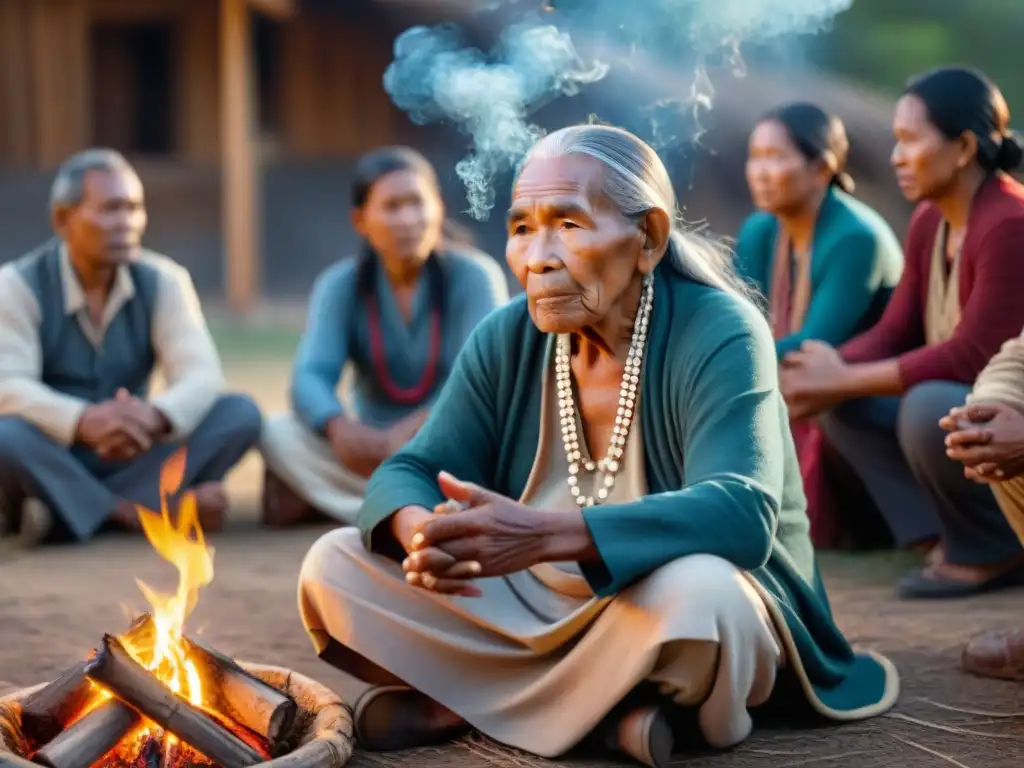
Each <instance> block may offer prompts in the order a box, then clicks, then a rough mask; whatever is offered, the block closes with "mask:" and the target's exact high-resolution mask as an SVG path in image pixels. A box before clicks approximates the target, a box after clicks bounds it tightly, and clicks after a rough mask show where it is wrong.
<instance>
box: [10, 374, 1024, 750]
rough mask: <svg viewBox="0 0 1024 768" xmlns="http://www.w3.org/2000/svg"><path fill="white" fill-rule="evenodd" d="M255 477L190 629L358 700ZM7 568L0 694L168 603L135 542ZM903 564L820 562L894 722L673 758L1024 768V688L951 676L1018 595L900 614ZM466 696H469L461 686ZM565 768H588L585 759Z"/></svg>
mask: <svg viewBox="0 0 1024 768" xmlns="http://www.w3.org/2000/svg"><path fill="white" fill-rule="evenodd" d="M231 376H232V379H233V380H234V381H235V382H236V383H237V384H238V385H242V384H248V385H249V386H248V387H247V388H248V389H249V390H250V391H253V389H254V388H255V394H256V395H257V397H258V399H259V400H260V401H261V403H262V404H263V405H264V407H265V408H266V409H267V410H268V411H270V412H273V411H274V410H276V409H278V408H280V407H282V406H283V402H282V399H281V393H283V392H284V371H283V370H282V369H280V368H277V367H267V366H256V365H254V364H246V365H240V366H234V367H233V368H232V369H231ZM259 471H260V468H259V463H258V460H256V459H248V460H247V461H246V462H245V464H244V465H243V466H242V467H241V468H240V469H239V470H238V471H237V472H236V473H235V475H234V476H233V477H232V478H231V482H230V489H231V492H232V497H233V499H234V501H235V502H236V504H237V514H236V518H235V520H234V523H233V526H232V527H231V528H230V529H229V530H228V531H227V532H226V533H224V534H222V535H221V536H219V537H217V538H216V539H215V541H214V544H215V546H216V550H217V551H216V560H215V565H216V578H215V579H214V582H213V583H212V584H211V585H210V586H209V587H208V588H207V589H205V590H204V591H203V593H202V594H201V596H200V600H199V605H198V608H197V610H196V613H195V614H194V616H193V618H192V620H191V621H190V627H191V629H192V631H198V632H200V633H201V634H202V636H204V637H205V638H206V639H207V640H208V641H209V642H211V643H213V644H214V645H215V646H216V647H218V648H219V649H220V650H222V651H225V652H227V653H230V654H233V655H235V656H237V657H239V658H242V659H248V660H252V661H263V662H268V663H274V664H282V665H285V666H289V667H292V668H294V669H296V670H298V671H300V672H303V673H306V674H309V675H312V676H314V677H316V678H318V679H319V680H321V681H322V682H324V683H325V684H327V685H331V686H336V687H337V688H338V689H339V690H341V691H342V692H343V693H345V694H346V695H350V696H351V695H354V694H355V692H356V690H355V689H354V687H353V686H352V683H351V681H349V680H346V679H344V678H343V676H342V675H340V673H337V672H335V671H334V670H332V669H331V668H329V667H328V666H327V665H326V664H323V663H322V662H320V661H318V660H317V659H316V658H315V657H314V656H313V653H312V649H311V646H310V645H309V643H308V641H307V640H306V638H305V636H304V633H303V631H302V627H301V625H300V623H299V617H298V611H297V608H296V601H295V588H296V578H297V575H298V572H299V567H300V565H301V562H302V558H303V555H304V553H305V551H306V550H307V548H308V547H309V545H310V544H311V543H312V542H313V541H314V540H315V539H316V537H317V536H318V535H319V534H320V533H322V532H323V531H324V530H325V529H323V528H320V529H305V530H296V531H290V532H287V533H270V532H266V531H262V530H260V529H259V528H258V527H257V526H256V524H255V519H254V513H253V510H254V502H255V498H256V493H257V490H258V480H259ZM5 558H6V559H4V560H3V561H0V575H2V578H0V692H2V691H3V689H5V688H13V687H20V686H23V685H30V684H33V683H37V682H40V681H43V680H48V679H52V678H53V677H54V676H56V675H57V674H58V673H59V672H60V671H62V670H63V669H64V668H66V667H68V666H69V665H70V664H72V663H73V662H75V661H76V660H77V659H79V658H81V657H82V656H83V655H84V654H85V653H87V652H88V651H89V649H91V648H92V647H94V646H95V644H96V642H97V640H98V639H99V637H100V635H101V634H102V633H103V632H105V631H119V630H120V629H122V627H123V626H124V624H125V606H127V607H130V608H142V607H144V606H143V601H142V597H141V594H140V593H139V590H138V588H137V587H136V585H135V582H134V579H135V577H140V578H142V579H144V580H146V581H148V582H149V583H151V584H153V585H154V586H156V587H163V588H167V589H172V588H173V585H174V581H173V579H174V573H173V571H172V569H170V567H169V566H167V565H166V564H165V563H163V562H162V561H161V560H160V559H159V558H158V557H157V555H156V554H155V553H154V552H153V551H152V550H151V549H150V548H149V547H148V545H147V544H146V543H145V542H144V541H140V540H137V539H133V538H127V537H112V538H106V539H102V540H99V541H96V542H94V543H92V544H89V545H88V546H84V547H80V548H74V549H68V548H61V549H52V550H48V551H39V552H34V553H31V554H27V555H22V556H12V555H11V554H10V553H7V554H6V555H5ZM907 565H908V562H907V560H906V559H905V558H902V557H899V556H895V555H885V556H876V555H872V556H860V557H856V558H853V557H848V556H825V557H824V558H823V567H824V570H825V574H826V581H827V583H828V586H829V589H830V592H831V596H832V601H833V607H834V609H835V613H836V616H837V620H838V622H839V624H840V626H841V628H842V629H843V630H844V631H845V632H846V633H847V635H848V636H849V637H850V638H851V639H852V640H853V641H855V642H856V643H859V644H862V645H864V646H867V647H870V648H874V649H876V650H878V651H881V652H883V653H885V654H887V655H888V656H889V657H890V658H891V659H892V660H893V661H894V662H895V663H896V665H897V666H898V667H899V669H900V671H901V673H902V678H903V689H902V696H901V701H900V704H899V706H898V707H897V709H896V710H895V711H894V712H892V713H891V714H889V715H887V716H885V717H881V718H877V719H875V720H872V721H869V722H866V723H858V724H852V725H848V726H843V727H829V728H817V729H811V730H785V729H778V728H773V727H767V728H763V729H761V730H759V731H757V732H756V733H755V735H754V736H753V737H752V738H751V739H750V740H748V741H747V742H746V743H745V744H743V745H742V746H740V747H739V748H737V749H735V750H732V751H731V752H729V753H726V754H720V755H709V754H707V753H705V752H701V751H699V750H698V751H690V752H688V753H685V754H681V755H680V756H679V757H678V758H677V760H678V762H679V763H680V764H686V765H688V766H693V768H718V766H722V767H723V768H724V767H725V766H732V767H733V768H754V767H755V766H764V768H769V766H773V767H775V768H796V767H797V766H811V767H815V766H819V765H820V766H843V767H844V768H845V767H848V768H875V767H878V768H881V767H882V766H907V767H908V768H932V767H934V768H938V767H939V766H954V767H959V768H965V767H966V768H1011V766H1014V767H1018V768H1019V766H1022V765H1024V685H1016V684H1013V683H1000V682H992V681H985V680H980V679H975V678H971V677H968V676H965V675H963V674H961V673H960V672H959V671H958V669H957V662H958V656H959V652H960V648H961V645H962V644H963V643H964V641H966V640H967V639H968V638H969V637H970V636H971V635H972V634H974V633H976V632H978V631H981V630H984V629H989V628H1000V627H1010V626H1013V625H1014V623H1024V611H1022V610H1021V608H1022V606H1024V600H1022V593H1020V592H1016V593H1005V594H1002V595H996V596H992V597H986V598H982V599H974V600H970V601H964V602H957V603H928V602H922V603H905V602H899V601H897V600H895V599H894V598H893V596H892V591H891V584H892V582H893V580H894V578H895V577H896V576H897V575H898V574H899V572H900V571H901V569H902V568H905V567H906V566H907ZM466 684H467V685H471V684H472V683H471V681H467V682H466ZM574 760H579V761H584V762H586V763H587V764H591V765H593V764H596V762H598V758H595V757H594V756H590V755H583V756H580V757H578V758H574ZM545 763H546V761H543V760H540V759H537V758H532V757H530V756H526V755H522V754H518V753H514V752H512V751H510V750H507V749H505V748H503V747H500V746H498V745H495V744H493V743H491V742H488V741H487V740H485V739H482V738H480V737H478V736H473V737H470V738H468V739H466V740H464V741H462V742H460V743H459V744H457V745H454V746H451V747H448V748H445V749H433V750H424V751H418V752H414V753H406V754H396V755H368V754H366V755H364V754H357V755H356V757H355V758H354V760H353V765H354V766H356V767H357V768H362V767H363V766H366V767H367V768H368V767H369V766H372V765H386V766H395V767H396V768H401V767H403V766H406V765H408V766H417V768H423V767H424V766H428V767H429V768H433V767H434V766H456V765H457V766H460V767H465V768H477V767H478V766H479V768H485V767H489V766H506V765H517V766H529V767H530V768H541V766H542V765H545Z"/></svg>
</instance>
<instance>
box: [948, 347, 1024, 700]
mask: <svg viewBox="0 0 1024 768" xmlns="http://www.w3.org/2000/svg"><path fill="white" fill-rule="evenodd" d="M940 426H941V427H942V428H943V429H944V430H946V431H947V432H948V433H949V434H948V435H947V437H946V453H947V454H948V456H949V457H950V458H951V459H953V460H955V461H959V462H961V463H962V464H963V468H964V475H965V477H967V478H968V479H970V480H974V481H975V482H977V483H981V484H984V485H987V486H988V487H989V488H991V489H992V493H993V494H994V495H995V497H996V501H997V502H998V503H999V507H1000V509H1001V510H1002V511H1003V514H1004V515H1005V516H1006V520H1007V522H1008V523H1009V524H1010V526H1011V527H1012V528H1013V530H1014V532H1015V533H1016V534H1017V539H1018V540H1019V541H1020V543H1021V545H1022V546H1024V334H1022V335H1021V336H1019V337H1017V338H1015V339H1011V340H1010V341H1008V342H1006V343H1005V344H1004V345H1003V348H1002V349H1001V350H1000V351H999V354H997V355H996V356H995V357H993V358H992V360H991V361H990V362H989V364H988V365H987V366H985V370H983V371H982V372H981V375H980V376H978V380H977V381H976V382H974V389H973V390H972V391H971V394H970V395H969V396H968V398H967V402H966V404H965V405H963V406H960V407H957V408H954V409H953V410H951V411H950V412H949V414H948V415H947V416H945V417H943V419H942V421H941V423H940ZM962 664H963V668H964V669H965V670H966V671H968V672H971V673H973V674H976V675H980V676H982V677H993V678H999V679H1004V680H1016V681H1018V682H1024V630H1016V631H1009V632H1001V631H991V632H986V633H983V634H981V635H979V636H978V637H976V638H974V639H972V640H971V642H970V643H968V645H967V647H966V648H965V649H964V652H963V659H962Z"/></svg>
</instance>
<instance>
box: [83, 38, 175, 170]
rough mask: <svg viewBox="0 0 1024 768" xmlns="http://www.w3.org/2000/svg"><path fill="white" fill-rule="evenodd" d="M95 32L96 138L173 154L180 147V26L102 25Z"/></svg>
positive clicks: (130, 149)
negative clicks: (177, 62) (177, 52)
mask: <svg viewBox="0 0 1024 768" xmlns="http://www.w3.org/2000/svg"><path fill="white" fill-rule="evenodd" d="M92 37H93V39H92V43H93V46H92V50H93V62H92V65H93V83H94V86H93V88H94V101H95V123H94V126H93V136H94V143H95V144H97V145H101V146H107V147H112V148H114V149H117V150H119V151H121V152H125V153H126V154H142V155H170V154H173V153H174V152H175V151H176V150H177V149H178V147H177V146H176V145H177V141H176V139H177V109H176V107H177V104H176V97H177V92H176V90H177V71H176V68H175V56H174V51H175V43H176V42H177V41H176V29H175V27H174V26H172V25H171V24H168V23H154V24H98V25H96V26H95V27H94V28H93V33H92Z"/></svg>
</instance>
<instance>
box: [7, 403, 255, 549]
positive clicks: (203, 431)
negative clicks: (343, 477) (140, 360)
mask: <svg viewBox="0 0 1024 768" xmlns="http://www.w3.org/2000/svg"><path fill="white" fill-rule="evenodd" d="M261 429H262V418H261V416H260V411H259V408H257V406H256V404H255V403H254V402H253V401H252V400H251V399H250V398H248V397H247V396H245V395H236V394H231V395H224V396H222V397H220V398H218V400H217V402H216V403H215V404H214V406H213V408H212V409H210V412H209V413H208V414H207V416H206V418H205V419H203V421H202V422H201V423H200V424H199V426H198V427H196V429H195V430H194V431H193V432H192V434H191V435H189V436H188V438H187V440H185V441H184V445H185V447H186V450H187V452H188V456H187V462H186V464H187V466H186V468H185V477H184V480H183V482H182V487H183V488H189V487H194V486H196V485H199V484H200V483H209V482H217V481H220V480H222V479H223V478H224V475H226V474H227V473H228V471H229V470H230V469H231V468H232V467H234V466H235V464H237V463H238V461H239V460H240V459H241V458H242V457H243V456H244V455H245V453H246V452H247V451H248V450H249V449H250V448H252V447H254V446H255V445H256V444H257V443H258V442H259V439H260V431H261ZM181 445H182V443H161V444H159V445H156V446H154V447H153V448H152V449H150V450H149V451H147V452H146V453H144V454H142V455H141V456H139V457H137V458H135V459H132V460H131V461H128V462H110V461H103V460H101V459H99V457H98V456H96V454H95V453H94V452H92V451H86V450H85V449H84V448H83V447H81V446H77V447H75V448H73V449H71V450H69V449H68V448H67V447H66V446H62V445H58V444H57V443H55V442H54V441H53V440H51V439H50V438H49V437H47V436H46V435H45V434H43V433H42V432H41V431H40V430H39V429H37V428H36V427H35V426H33V425H32V424H29V423H28V422H27V421H25V420H24V419H21V418H18V417H17V416H5V417H3V418H0V493H2V494H3V495H4V498H5V499H8V500H17V499H23V498H36V499H39V500H40V501H43V502H44V503H45V504H46V505H47V506H48V507H49V508H50V510H51V511H52V512H53V514H54V517H55V520H56V522H57V523H58V525H60V526H61V527H62V528H64V529H66V533H68V534H70V536H71V537H72V538H74V539H77V540H79V541H83V540H86V539H88V538H90V537H92V536H93V535H95V534H96V533H97V532H98V531H99V530H100V528H101V527H102V526H103V525H104V523H105V522H106V521H107V519H108V518H109V517H110V514H111V512H113V510H114V508H115V504H116V502H117V500H118V499H123V500H125V501H129V502H132V503H135V504H142V505H143V506H145V507H148V508H149V509H152V510H159V509H160V493H159V489H160V468H161V466H162V465H163V463H164V461H166V460H167V458H168V457H170V456H171V454H173V453H174V451H176V450H177V449H178V448H179V447H181Z"/></svg>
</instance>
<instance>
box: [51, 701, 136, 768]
mask: <svg viewBox="0 0 1024 768" xmlns="http://www.w3.org/2000/svg"><path fill="white" fill-rule="evenodd" d="M139 719H140V718H139V715H138V713H137V712H136V711H135V710H134V709H132V708H131V707H129V706H128V705H127V704H125V703H124V702H121V701H118V700H117V699H112V700H110V701H108V702H106V703H104V704H101V705H100V706H99V707H97V708H96V709H94V710H92V711H91V712H89V713H88V714H87V715H85V717H83V718H82V719H81V720H78V721H77V722H76V723H75V724H74V725H72V726H71V727H70V728H67V729H66V730H64V731H62V732H61V733H60V735H58V736H57V737H56V738H55V739H54V740H53V741H51V742H50V743H49V744H47V745H46V746H45V747H43V748H42V749H40V750H39V751H38V752H36V754H35V757H34V758H33V759H34V760H35V762H37V763H39V764H40V765H44V766H46V768H89V766H90V765H92V764H93V763H95V762H96V761H97V760H99V759H100V758H101V757H103V756H104V755H105V754H107V752H109V751H110V750H111V749H113V748H114V747H115V746H116V745H117V743H118V742H119V741H120V740H121V739H122V738H123V737H124V736H125V735H126V734H127V733H128V731H130V730H131V729H132V728H133V727H135V725H136V724H137V723H138V722H139Z"/></svg>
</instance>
